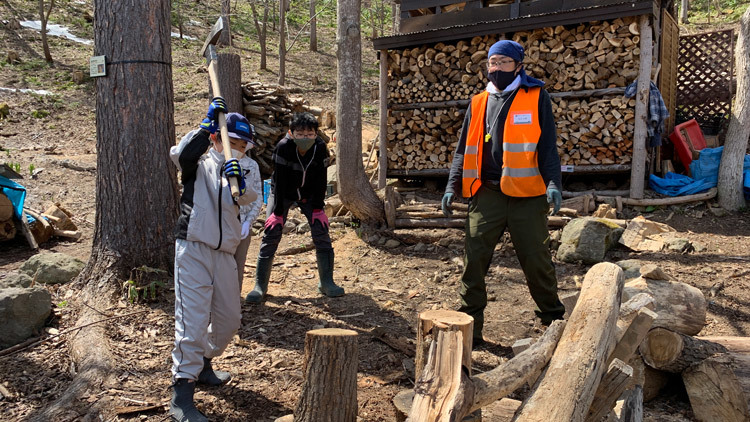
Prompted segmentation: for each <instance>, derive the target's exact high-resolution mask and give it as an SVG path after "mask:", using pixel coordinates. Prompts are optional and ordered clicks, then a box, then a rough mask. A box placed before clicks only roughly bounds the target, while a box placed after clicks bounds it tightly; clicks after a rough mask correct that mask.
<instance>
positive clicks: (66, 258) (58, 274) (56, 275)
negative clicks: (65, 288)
mask: <svg viewBox="0 0 750 422" xmlns="http://www.w3.org/2000/svg"><path fill="white" fill-rule="evenodd" d="M85 265H86V264H85V263H84V262H83V261H81V260H80V259H77V258H73V257H72V256H70V255H66V254H63V253H40V254H37V255H34V256H32V257H31V258H29V259H28V260H27V261H26V262H24V263H23V265H22V266H21V271H22V272H24V273H26V274H28V276H29V277H31V278H32V279H34V278H35V279H36V282H37V283H44V284H61V283H67V282H69V281H70V280H72V279H73V278H75V277H76V276H77V275H78V273H80V272H81V270H82V269H83V267H84V266H85Z"/></svg>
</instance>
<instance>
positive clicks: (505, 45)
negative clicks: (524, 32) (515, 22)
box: [487, 40, 523, 62]
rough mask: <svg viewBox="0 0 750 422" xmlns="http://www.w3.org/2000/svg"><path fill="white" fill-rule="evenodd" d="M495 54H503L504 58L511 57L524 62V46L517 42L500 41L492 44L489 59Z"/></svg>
mask: <svg viewBox="0 0 750 422" xmlns="http://www.w3.org/2000/svg"><path fill="white" fill-rule="evenodd" d="M495 54H502V55H503V56H506V57H510V58H511V59H513V60H515V61H517V62H522V61H523V46H521V44H519V43H517V42H515V41H511V40H500V41H498V42H496V43H494V44H492V47H490V51H489V53H487V57H488V58H489V57H492V56H494V55H495Z"/></svg>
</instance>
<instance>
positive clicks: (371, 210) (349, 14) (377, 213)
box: [336, 0, 385, 222]
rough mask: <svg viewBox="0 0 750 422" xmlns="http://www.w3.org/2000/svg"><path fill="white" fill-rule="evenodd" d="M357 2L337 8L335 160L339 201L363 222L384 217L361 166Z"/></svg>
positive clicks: (348, 0)
mask: <svg viewBox="0 0 750 422" xmlns="http://www.w3.org/2000/svg"><path fill="white" fill-rule="evenodd" d="M360 6H361V2H360V0H340V1H339V2H338V6H337V16H338V22H337V24H338V25H337V28H336V47H337V50H336V51H337V52H336V56H337V61H338V71H337V80H336V86H337V89H336V128H337V133H336V157H337V160H338V166H337V170H338V171H337V177H338V187H339V195H340V197H341V202H342V203H343V204H344V206H345V207H346V208H347V209H349V210H350V211H351V212H352V214H353V215H354V216H355V217H356V218H359V219H360V220H363V221H366V222H379V221H383V219H384V218H385V212H384V211H383V202H382V201H381V200H380V199H379V198H378V196H377V195H376V194H375V191H374V190H373V189H372V186H371V185H370V181H369V180H368V179H367V175H366V174H365V169H364V166H363V165H362V115H361V110H362V103H361V98H362V78H361V75H362V49H361V44H362V34H361V29H360V19H359V17H360Z"/></svg>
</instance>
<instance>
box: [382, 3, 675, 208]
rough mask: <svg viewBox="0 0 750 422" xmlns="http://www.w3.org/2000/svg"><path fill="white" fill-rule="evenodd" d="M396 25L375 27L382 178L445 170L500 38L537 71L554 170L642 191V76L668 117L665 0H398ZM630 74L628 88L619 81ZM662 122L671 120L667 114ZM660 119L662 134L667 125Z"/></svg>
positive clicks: (669, 42) (671, 70)
mask: <svg viewBox="0 0 750 422" xmlns="http://www.w3.org/2000/svg"><path fill="white" fill-rule="evenodd" d="M397 2H398V3H400V22H399V24H398V33H397V34H396V35H393V36H388V37H380V38H375V39H374V40H373V47H374V48H375V50H377V51H378V52H379V56H380V92H379V96H378V97H379V98H380V99H381V100H380V134H381V136H380V144H379V154H380V155H379V159H380V169H381V171H380V172H379V174H378V176H379V179H378V183H379V186H380V187H384V186H385V183H386V178H387V177H392V178H400V177H408V178H418V177H446V176H447V175H448V172H449V168H450V163H451V159H452V156H453V150H454V149H455V147H456V144H457V142H458V135H459V131H460V129H461V125H462V123H463V118H464V113H465V110H466V107H467V106H468V104H469V102H470V99H471V97H472V96H473V95H475V94H477V93H479V92H481V91H482V90H484V89H485V87H486V86H487V78H486V72H485V69H484V67H485V64H486V61H487V51H488V50H489V48H490V46H491V45H492V44H493V43H494V42H496V41H497V40H499V39H512V40H514V41H517V42H519V43H521V44H522V45H523V46H524V48H525V50H526V59H525V60H524V64H525V66H526V71H527V73H529V74H530V75H531V76H533V77H536V78H538V79H541V80H543V81H545V82H546V85H545V86H546V89H547V90H548V91H549V92H550V95H551V97H552V100H553V108H554V111H555V114H556V119H557V129H558V150H559V153H560V157H561V164H562V170H563V172H567V173H573V174H591V175H596V174H608V173H609V174H611V173H627V172H629V173H630V179H631V182H630V197H631V198H643V194H644V184H645V179H646V175H647V173H648V169H647V165H648V163H654V162H657V161H658V158H656V159H653V158H652V159H649V156H650V154H653V151H649V149H648V148H647V139H646V138H647V127H646V116H647V107H648V92H649V83H650V81H651V80H654V81H656V83H657V86H658V87H659V90H660V91H661V93H662V97H663V98H664V101H665V104H666V106H667V108H668V110H669V111H670V114H671V115H672V116H674V110H675V92H676V85H677V54H678V46H679V39H678V35H679V29H678V26H677V23H676V21H675V19H674V18H673V17H672V14H673V13H672V12H673V8H674V2H673V1H672V0H634V1H622V0H602V1H586V0H563V1H560V0H529V1H521V0H515V1H513V0H510V1H509V0H467V1H464V2H456V1H455V0H400V2H399V1H398V0H397ZM634 81H635V82H637V95H636V96H635V97H634V98H630V99H628V98H625V97H624V96H623V93H624V91H625V88H626V87H627V86H628V85H629V84H630V83H632V82H634ZM669 124H674V123H673V120H672V122H668V125H669ZM671 129H672V128H671V127H667V128H666V130H667V133H668V132H669V131H670V130H671Z"/></svg>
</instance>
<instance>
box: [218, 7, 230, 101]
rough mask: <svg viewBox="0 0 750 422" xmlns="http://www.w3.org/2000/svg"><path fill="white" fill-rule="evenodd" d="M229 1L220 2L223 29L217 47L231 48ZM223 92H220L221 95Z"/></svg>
mask: <svg viewBox="0 0 750 422" xmlns="http://www.w3.org/2000/svg"><path fill="white" fill-rule="evenodd" d="M231 9H232V5H231V0H221V18H222V19H223V20H224V29H222V30H221V36H220V37H219V42H218V43H217V45H223V46H227V47H229V46H231V45H232V35H231V31H230V29H229V26H230V25H229V15H230V14H231ZM223 92H224V91H222V93H223Z"/></svg>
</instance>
